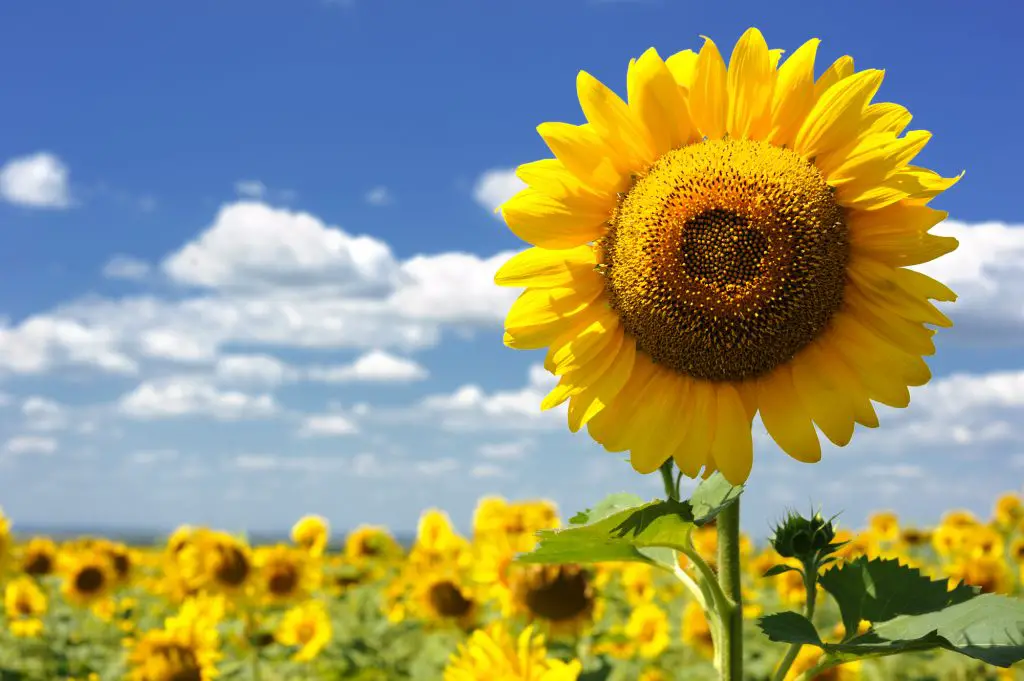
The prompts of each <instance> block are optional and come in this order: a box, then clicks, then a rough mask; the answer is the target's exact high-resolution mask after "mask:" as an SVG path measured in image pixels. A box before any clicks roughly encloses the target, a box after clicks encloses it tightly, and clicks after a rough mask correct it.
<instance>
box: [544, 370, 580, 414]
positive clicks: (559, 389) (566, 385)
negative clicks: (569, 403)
mask: <svg viewBox="0 0 1024 681" xmlns="http://www.w3.org/2000/svg"><path fill="white" fill-rule="evenodd" d="M575 387H576V385H575V384H574V383H573V382H572V381H571V380H570V379H569V377H568V376H562V378H561V379H560V380H559V381H558V385H556V386H555V387H554V388H552V389H551V392H549V393H548V394H547V395H546V396H545V397H544V399H543V400H541V403H540V410H541V411H548V410H549V409H554V408H555V407H557V406H558V405H560V404H562V403H563V402H565V401H566V400H567V399H569V398H570V397H571V396H572V391H573V389H574V388H575Z"/></svg>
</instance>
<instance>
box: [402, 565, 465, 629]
mask: <svg viewBox="0 0 1024 681" xmlns="http://www.w3.org/2000/svg"><path fill="white" fill-rule="evenodd" d="M414 589H415V599H414V600H415V602H416V606H417V613H418V614H419V616H420V617H422V618H423V619H424V620H425V621H427V622H429V623H434V624H445V625H455V626H458V627H461V628H463V629H467V630H468V629H471V628H472V627H473V626H474V625H475V624H476V621H477V617H478V615H479V614H480V603H479V600H478V596H477V593H476V590H475V589H474V588H473V587H472V585H471V584H469V583H468V581H467V580H466V579H464V577H463V575H462V574H461V573H460V572H459V571H457V570H456V569H454V567H453V566H448V567H441V568H437V569H435V570H433V571H431V572H428V573H427V574H419V575H417V576H416V583H415V587H414Z"/></svg>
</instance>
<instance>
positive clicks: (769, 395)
mask: <svg viewBox="0 0 1024 681" xmlns="http://www.w3.org/2000/svg"><path fill="white" fill-rule="evenodd" d="M757 388H758V389H757V403H758V408H759V409H760V412H761V422H762V423H764V427H765V428H766V429H767V430H768V434H769V435H771V436H772V439H773V440H775V442H776V444H778V445H779V447H781V448H782V451H784V452H786V454H789V455H790V456H791V457H793V458H794V459H796V460H797V461H803V462H804V463H815V462H817V461H820V460H821V442H820V441H819V440H818V433H817V432H816V431H815V430H814V424H813V423H812V422H811V417H810V416H808V414H807V412H806V411H805V410H804V409H803V406H802V405H801V403H800V399H799V397H798V396H797V394H796V388H794V387H793V373H792V371H791V370H790V368H789V367H788V366H786V365H783V366H780V367H778V368H777V369H775V370H774V371H772V372H771V373H770V374H768V375H767V376H765V377H764V378H762V379H760V380H759V381H758V386H757Z"/></svg>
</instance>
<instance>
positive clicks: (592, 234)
mask: <svg viewBox="0 0 1024 681" xmlns="http://www.w3.org/2000/svg"><path fill="white" fill-rule="evenodd" d="M501 212H502V215H503V216H504V218H505V222H506V224H508V227H509V229H510V230H512V232H513V233H514V234H515V235H516V236H518V237H519V238H520V239H522V240H523V241H526V242H527V243H530V244H533V245H534V246H540V247H541V248H551V249H566V248H573V247H575V246H582V245H583V244H585V243H588V242H590V241H593V240H595V239H599V238H601V237H602V236H603V235H604V233H605V232H606V231H607V229H608V225H607V221H608V218H609V217H610V216H609V214H608V213H606V212H603V211H595V210H594V209H593V207H592V206H590V205H588V204H585V203H584V204H575V203H573V202H571V201H568V200H559V199H555V198H552V197H550V196H547V195H545V194H541V193H540V192H538V191H536V190H534V189H524V190H523V191H521V192H519V193H518V194H516V195H515V196H513V197H512V198H511V199H509V200H508V201H506V202H505V203H504V204H502V206H501Z"/></svg>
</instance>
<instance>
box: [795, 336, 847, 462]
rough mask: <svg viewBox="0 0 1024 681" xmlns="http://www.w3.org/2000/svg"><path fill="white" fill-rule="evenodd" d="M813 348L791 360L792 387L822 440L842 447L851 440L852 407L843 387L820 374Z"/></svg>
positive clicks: (822, 372) (828, 376)
mask: <svg viewBox="0 0 1024 681" xmlns="http://www.w3.org/2000/svg"><path fill="white" fill-rule="evenodd" d="M816 349H817V348H816V347H815V344H814V343H811V344H810V345H808V346H807V347H805V348H804V349H803V350H801V351H800V354H798V355H797V356H796V357H795V358H794V359H793V363H792V371H793V386H794V387H795V388H796V392H797V395H799V397H800V402H801V404H803V406H804V409H806V410H807V413H809V414H810V415H811V418H812V419H813V420H814V422H815V423H816V424H817V425H818V427H819V428H821V432H823V433H824V434H825V437H827V438H828V439H829V440H831V441H832V442H833V443H834V444H836V445H837V446H839V447H843V446H845V445H847V444H849V442H850V438H852V437H853V426H854V420H853V406H852V405H851V403H850V401H849V399H848V398H847V395H846V392H845V391H846V389H847V386H844V385H841V384H839V383H838V382H837V381H836V379H835V377H834V376H831V375H829V374H826V373H824V368H823V367H822V366H821V363H820V362H819V361H818V354H817V352H816Z"/></svg>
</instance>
